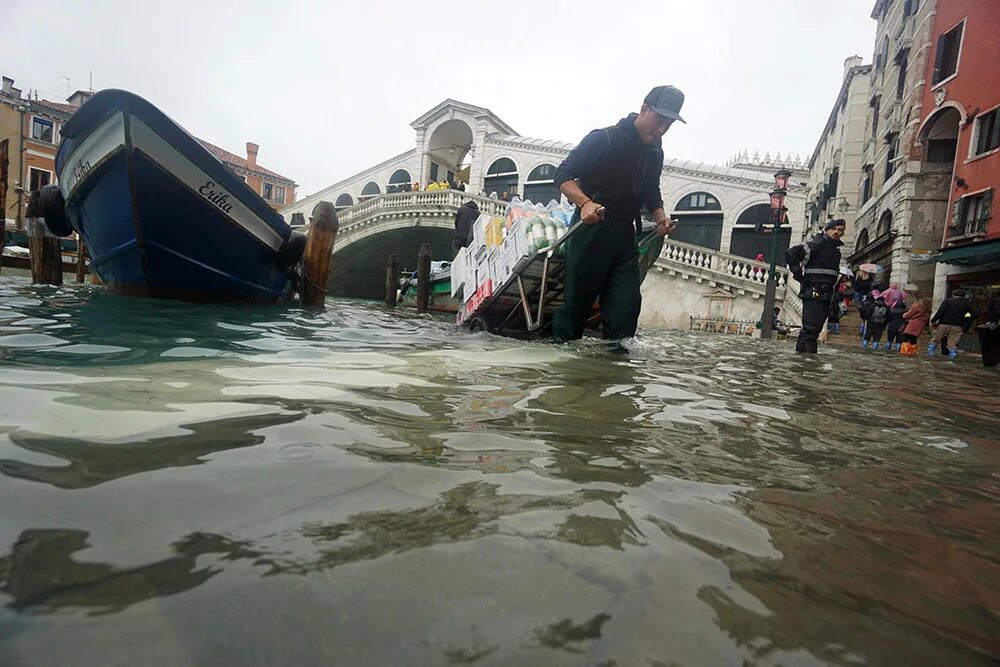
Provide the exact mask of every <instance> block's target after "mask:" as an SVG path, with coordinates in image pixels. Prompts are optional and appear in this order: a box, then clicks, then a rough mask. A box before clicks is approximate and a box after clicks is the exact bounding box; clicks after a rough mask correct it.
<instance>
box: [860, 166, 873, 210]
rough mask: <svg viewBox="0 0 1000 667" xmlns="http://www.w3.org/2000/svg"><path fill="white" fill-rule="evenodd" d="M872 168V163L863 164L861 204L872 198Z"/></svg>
mask: <svg viewBox="0 0 1000 667" xmlns="http://www.w3.org/2000/svg"><path fill="white" fill-rule="evenodd" d="M873 171H874V169H873V167H872V165H870V164H869V165H865V181H864V185H862V187H861V204H862V205H863V204H864V203H865V202H866V201H868V200H869V199H871V198H872V176H873V173H872V172H873Z"/></svg>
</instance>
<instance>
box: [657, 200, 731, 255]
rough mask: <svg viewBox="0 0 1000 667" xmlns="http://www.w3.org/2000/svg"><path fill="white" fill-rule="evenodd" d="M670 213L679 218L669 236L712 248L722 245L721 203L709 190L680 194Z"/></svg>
mask: <svg viewBox="0 0 1000 667" xmlns="http://www.w3.org/2000/svg"><path fill="white" fill-rule="evenodd" d="M672 215H673V216H674V217H676V218H677V219H678V220H680V223H679V224H678V225H677V229H676V230H674V231H673V232H671V234H670V238H671V239H672V240H674V241H681V242H682V243H692V244H694V245H700V246H702V247H705V248H711V249H712V250H718V249H719V248H721V247H722V223H723V213H722V203H721V202H720V201H719V198H718V197H716V196H715V195H714V194H712V193H710V192H706V191H704V190H698V191H695V192H690V193H688V194H685V195H684V196H682V197H681V198H680V199H679V200H678V201H677V203H676V204H674V210H673V212H672Z"/></svg>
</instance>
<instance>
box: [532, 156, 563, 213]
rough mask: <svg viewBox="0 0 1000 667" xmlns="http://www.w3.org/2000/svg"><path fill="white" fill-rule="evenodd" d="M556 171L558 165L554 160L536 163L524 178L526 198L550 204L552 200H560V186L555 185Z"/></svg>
mask: <svg viewBox="0 0 1000 667" xmlns="http://www.w3.org/2000/svg"><path fill="white" fill-rule="evenodd" d="M555 173H556V165H555V164H553V163H552V162H548V161H546V162H542V163H540V164H537V165H535V166H534V167H533V168H532V169H531V171H529V172H528V177H527V178H526V179H525V180H524V198H525V199H530V200H531V201H533V202H535V203H536V204H537V203H538V202H541V203H542V204H548V203H549V201H550V200H552V199H555V200H556V201H559V197H560V192H559V188H557V187H556V186H555V181H554V180H553V178H554V176H555Z"/></svg>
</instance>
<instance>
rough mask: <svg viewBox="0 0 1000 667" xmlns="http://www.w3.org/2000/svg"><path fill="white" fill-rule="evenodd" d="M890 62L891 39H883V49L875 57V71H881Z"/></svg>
mask: <svg viewBox="0 0 1000 667" xmlns="http://www.w3.org/2000/svg"><path fill="white" fill-rule="evenodd" d="M888 62H889V38H888V37H884V38H882V48H881V49H879V53H878V55H877V56H875V69H876V70H879V69H882V68H883V67H885V66H886V65H887V64H888Z"/></svg>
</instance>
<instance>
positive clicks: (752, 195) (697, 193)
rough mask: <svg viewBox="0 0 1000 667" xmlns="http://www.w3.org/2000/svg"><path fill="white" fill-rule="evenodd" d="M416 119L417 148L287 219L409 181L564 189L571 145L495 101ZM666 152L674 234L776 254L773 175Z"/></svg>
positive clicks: (317, 196)
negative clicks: (524, 127)
mask: <svg viewBox="0 0 1000 667" xmlns="http://www.w3.org/2000/svg"><path fill="white" fill-rule="evenodd" d="M613 120H614V119H609V123H610V122H611V121H613ZM411 127H412V128H413V130H414V132H415V143H416V145H415V146H414V147H413V148H411V149H409V150H407V151H405V152H402V153H400V154H399V155H396V156H394V157H392V158H390V159H388V160H385V161H383V162H380V163H378V164H376V165H374V166H372V167H370V168H369V169H366V170H364V171H362V172H360V173H358V174H355V175H353V176H350V177H348V178H345V179H343V180H341V181H338V182H336V183H333V184H332V185H330V186H328V187H326V188H323V189H322V190H320V191H319V192H317V193H314V194H312V195H310V196H308V197H305V198H303V199H302V200H301V201H299V202H297V203H296V204H294V205H293V206H290V207H287V208H285V209H284V210H283V211H282V213H283V214H284V215H285V218H286V219H289V220H290V219H291V216H292V214H294V213H302V214H303V215H304V216H305V217H306V218H308V217H309V215H310V214H311V211H312V208H313V207H314V206H315V205H316V203H318V202H319V201H321V200H325V201H330V202H333V203H334V205H335V206H336V207H337V208H338V209H339V210H344V209H347V208H349V207H352V206H355V205H357V204H359V203H362V202H365V201H367V200H369V199H371V198H373V197H377V196H379V195H381V194H385V193H392V192H396V191H398V190H399V189H400V188H405V187H406V186H407V185H409V187H411V188H412V184H414V183H417V184H419V186H420V187H426V186H427V184H428V182H430V181H433V182H438V181H441V180H444V181H448V182H455V183H457V184H460V187H464V188H465V189H466V190H467V191H468V192H471V193H477V194H483V195H486V196H492V195H493V194H494V193H495V194H496V195H497V196H500V195H502V193H504V192H507V193H510V194H512V195H518V196H520V197H522V198H526V199H530V200H531V201H533V202H541V203H543V204H546V203H548V201H549V200H551V199H558V197H559V196H560V193H559V191H558V189H557V188H556V187H555V185H554V183H553V176H554V174H555V168H556V167H557V166H558V165H559V163H560V162H561V161H562V160H563V159H564V158H565V157H566V155H567V154H568V153H569V151H570V150H571V149H572V148H573V144H570V143H565V142H559V141H552V140H546V139H532V138H529V137H525V136H522V135H519V134H518V133H517V132H515V131H514V129H513V128H511V127H510V126H509V125H507V123H505V122H504V121H503V120H502V119H500V118H498V117H497V116H496V115H495V114H494V113H493V112H492V111H490V110H489V109H485V108H483V107H478V106H475V105H471V104H466V103H464V102H458V101H456V100H451V99H449V100H445V101H444V102H442V103H440V104H438V105H437V106H436V107H434V108H433V109H431V110H430V111H428V112H427V113H425V114H424V115H422V116H421V117H420V118H418V119H417V120H415V121H413V123H411ZM668 138H669V135H668ZM666 153H667V155H668V157H667V159H666V160H665V162H664V167H663V173H662V175H661V179H660V189H661V192H662V194H663V200H664V207H665V209H666V210H667V211H668V212H671V214H672V215H673V216H674V217H677V218H678V219H679V220H680V221H681V222H680V225H679V226H678V229H677V231H676V232H674V234H672V235H671V238H672V239H673V240H676V241H680V242H683V243H690V244H694V245H698V246H702V247H705V248H708V249H711V250H715V251H719V252H722V253H732V254H735V255H739V256H741V257H749V258H754V257H756V256H757V255H758V254H763V255H764V256H765V258H766V259H768V260H769V259H770V257H769V256H770V252H771V236H770V234H769V233H767V232H765V231H763V230H761V229H760V227H759V225H758V223H759V222H760V221H762V220H763V221H770V215H771V213H770V207H769V204H768V193H769V192H770V191H771V189H773V187H774V180H773V178H772V174H771V173H764V172H763V171H760V170H754V169H740V168H734V167H726V166H720V165H711V164H704V163H700V162H692V161H685V160H678V159H673V158H670V157H669V154H670V149H669V146H667V147H666ZM803 173H804V172H803ZM805 193H806V188H805V185H804V184H803V185H798V184H796V185H793V186H792V188H791V189H790V192H789V196H788V198H787V199H786V206H787V207H788V209H789V219H790V221H791V223H792V224H791V226H790V228H789V229H788V230H785V231H783V233H782V235H781V237H780V238H781V247H780V254H779V257H778V261H779V263H783V262H784V249H785V248H787V247H788V243H789V239H790V238H792V237H795V238H798V237H800V236H801V233H802V229H801V226H802V224H801V221H802V220H803V218H804V211H805Z"/></svg>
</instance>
